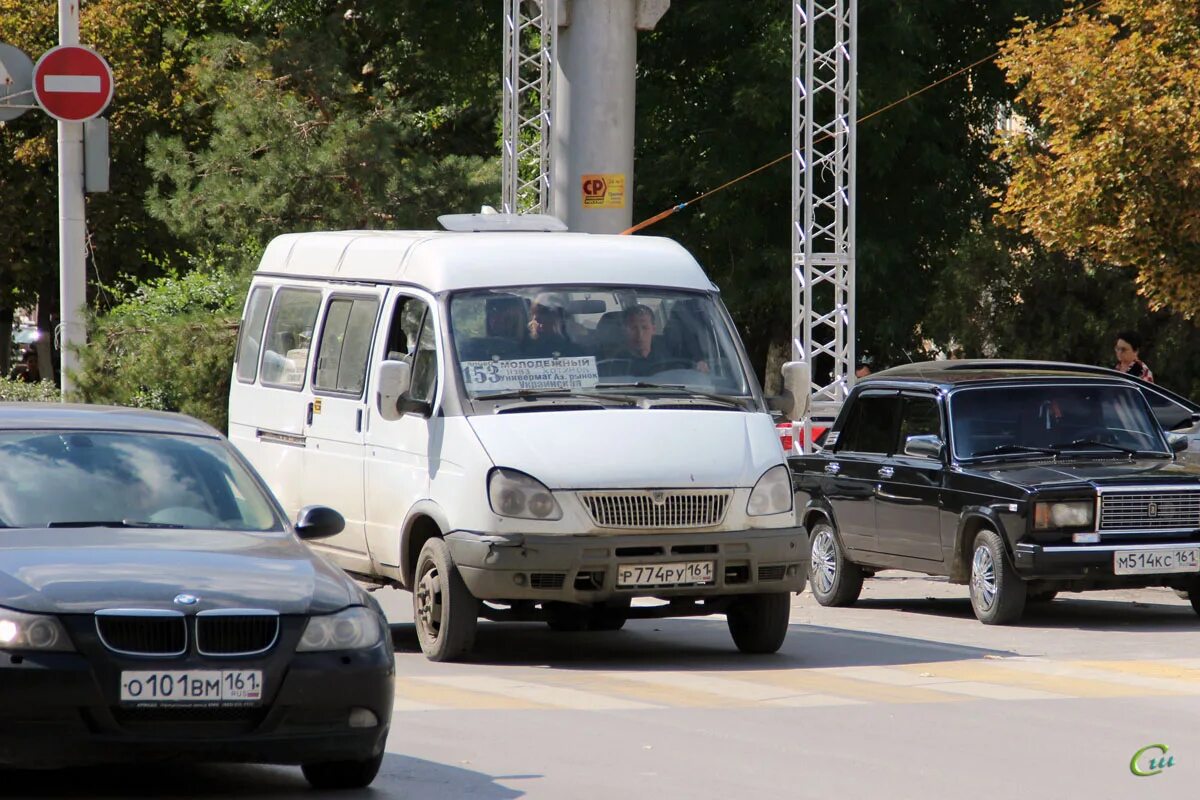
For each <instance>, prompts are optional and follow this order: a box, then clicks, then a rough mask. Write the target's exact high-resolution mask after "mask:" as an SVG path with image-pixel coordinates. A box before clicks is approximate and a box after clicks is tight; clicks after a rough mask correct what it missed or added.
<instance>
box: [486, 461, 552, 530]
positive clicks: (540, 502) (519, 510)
mask: <svg viewBox="0 0 1200 800" xmlns="http://www.w3.org/2000/svg"><path fill="white" fill-rule="evenodd" d="M487 490H488V502H489V503H490V504H491V506H492V511H495V512H496V513H497V514H499V515H500V516H502V517H515V518H516V519H541V520H556V519H562V509H561V508H560V507H559V505H558V501H557V500H555V499H554V495H553V494H551V492H550V490H549V489H547V488H546V485H545V484H543V483H542V482H541V481H539V480H537V479H536V478H531V477H529V476H528V475H526V474H525V473H524V472H517V471H516V470H515V469H504V468H501V467H497V468H496V469H494V470H492V472H491V474H490V475H488V485H487Z"/></svg>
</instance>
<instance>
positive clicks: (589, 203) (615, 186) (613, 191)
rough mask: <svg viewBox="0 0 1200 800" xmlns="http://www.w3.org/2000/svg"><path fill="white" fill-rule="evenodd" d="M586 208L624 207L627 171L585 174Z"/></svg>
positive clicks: (584, 202)
mask: <svg viewBox="0 0 1200 800" xmlns="http://www.w3.org/2000/svg"><path fill="white" fill-rule="evenodd" d="M581 188H582V189H583V207H584V208H624V207H625V173H623V172H611V173H607V174H598V175H584V176H583V180H582V183H581Z"/></svg>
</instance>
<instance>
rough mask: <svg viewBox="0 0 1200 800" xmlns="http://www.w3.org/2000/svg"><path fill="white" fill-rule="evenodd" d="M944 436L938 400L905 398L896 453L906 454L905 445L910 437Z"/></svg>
mask: <svg viewBox="0 0 1200 800" xmlns="http://www.w3.org/2000/svg"><path fill="white" fill-rule="evenodd" d="M941 435H942V419H941V415H940V414H939V413H938V404H937V400H934V399H933V398H932V397H905V398H904V411H903V413H902V414H901V416H900V438H899V439H898V440H897V442H896V449H895V452H897V453H903V452H904V443H905V442H906V441H908V437H910V436H938V437H940V436H941Z"/></svg>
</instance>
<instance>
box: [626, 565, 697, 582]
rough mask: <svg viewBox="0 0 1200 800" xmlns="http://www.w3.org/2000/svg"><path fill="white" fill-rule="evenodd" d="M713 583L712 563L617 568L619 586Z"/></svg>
mask: <svg viewBox="0 0 1200 800" xmlns="http://www.w3.org/2000/svg"><path fill="white" fill-rule="evenodd" d="M712 582H713V562H712V561H686V562H681V563H675V564H622V565H620V566H619V567H617V586H677V585H680V584H696V583H712Z"/></svg>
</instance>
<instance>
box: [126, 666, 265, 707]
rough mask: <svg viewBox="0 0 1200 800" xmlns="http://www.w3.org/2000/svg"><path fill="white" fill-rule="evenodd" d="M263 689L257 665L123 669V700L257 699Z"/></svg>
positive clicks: (258, 699) (155, 701)
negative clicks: (244, 667) (222, 668)
mask: <svg viewBox="0 0 1200 800" xmlns="http://www.w3.org/2000/svg"><path fill="white" fill-rule="evenodd" d="M262 692H263V677H262V670H258V669H225V670H217V669H204V670H154V671H136V672H132V671H131V672H122V673H121V702H122V703H257V702H260V701H261V700H262Z"/></svg>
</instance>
